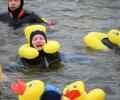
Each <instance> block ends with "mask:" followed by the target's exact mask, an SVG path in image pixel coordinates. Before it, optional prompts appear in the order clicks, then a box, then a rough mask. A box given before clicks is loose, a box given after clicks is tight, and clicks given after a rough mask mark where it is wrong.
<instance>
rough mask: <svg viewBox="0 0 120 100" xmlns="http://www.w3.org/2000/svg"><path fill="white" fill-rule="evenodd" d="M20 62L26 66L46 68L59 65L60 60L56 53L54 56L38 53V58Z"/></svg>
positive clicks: (23, 59) (22, 59) (24, 59)
mask: <svg viewBox="0 0 120 100" xmlns="http://www.w3.org/2000/svg"><path fill="white" fill-rule="evenodd" d="M21 61H22V62H23V64H24V65H26V66H30V67H35V66H36V67H41V68H47V67H54V66H57V65H59V63H60V62H61V58H60V55H59V53H58V52H56V53H54V54H48V53H44V52H43V51H42V52H41V53H39V56H38V57H36V58H34V59H26V58H21Z"/></svg>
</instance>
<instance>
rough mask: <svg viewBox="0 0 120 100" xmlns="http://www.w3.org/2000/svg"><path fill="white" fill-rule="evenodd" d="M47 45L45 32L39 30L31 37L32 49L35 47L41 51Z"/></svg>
mask: <svg viewBox="0 0 120 100" xmlns="http://www.w3.org/2000/svg"><path fill="white" fill-rule="evenodd" d="M46 43H47V38H46V35H45V33H44V32H41V31H39V30H37V31H34V32H32V33H31V36H30V46H31V47H34V48H35V49H37V50H38V51H41V50H42V49H43V47H44V45H45V44H46Z"/></svg>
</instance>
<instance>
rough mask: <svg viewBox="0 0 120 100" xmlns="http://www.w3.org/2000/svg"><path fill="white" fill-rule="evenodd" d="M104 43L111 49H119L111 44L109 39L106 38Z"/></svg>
mask: <svg viewBox="0 0 120 100" xmlns="http://www.w3.org/2000/svg"><path fill="white" fill-rule="evenodd" d="M102 43H103V44H104V45H105V46H107V47H108V48H110V49H114V50H117V49H119V47H118V46H117V45H116V44H114V43H112V42H110V40H109V39H108V38H104V39H103V40H102Z"/></svg>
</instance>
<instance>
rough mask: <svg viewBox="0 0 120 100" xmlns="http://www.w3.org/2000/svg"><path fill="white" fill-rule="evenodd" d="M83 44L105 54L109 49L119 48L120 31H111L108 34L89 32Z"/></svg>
mask: <svg viewBox="0 0 120 100" xmlns="http://www.w3.org/2000/svg"><path fill="white" fill-rule="evenodd" d="M84 42H85V44H86V45H87V46H88V47H91V48H93V49H95V50H100V51H105V52H107V51H110V49H118V48H120V31H119V30H116V29H113V30H111V31H109V32H108V34H104V33H100V32H90V33H88V34H87V35H86V36H85V37H84Z"/></svg>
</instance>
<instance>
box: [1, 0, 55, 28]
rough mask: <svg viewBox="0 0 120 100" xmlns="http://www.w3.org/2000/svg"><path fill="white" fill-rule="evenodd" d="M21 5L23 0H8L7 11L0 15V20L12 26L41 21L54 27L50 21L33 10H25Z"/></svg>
mask: <svg viewBox="0 0 120 100" xmlns="http://www.w3.org/2000/svg"><path fill="white" fill-rule="evenodd" d="M23 5H24V0H8V12H7V13H3V14H1V15H0V21H1V22H4V23H9V26H14V27H15V28H17V27H20V26H22V25H24V24H26V23H29V24H35V23H42V24H46V25H48V28H54V25H53V23H52V22H50V21H48V20H46V19H45V18H41V17H39V16H37V15H36V14H34V13H33V12H28V11H25V9H24V8H23Z"/></svg>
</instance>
